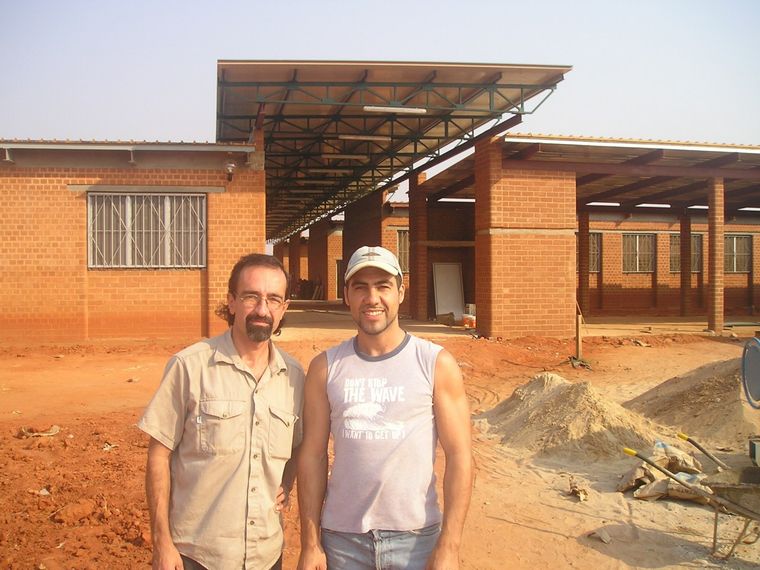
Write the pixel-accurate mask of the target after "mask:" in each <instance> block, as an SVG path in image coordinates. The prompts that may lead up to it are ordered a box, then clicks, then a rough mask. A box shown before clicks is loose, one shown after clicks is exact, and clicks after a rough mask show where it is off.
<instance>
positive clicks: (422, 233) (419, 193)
mask: <svg viewBox="0 0 760 570" xmlns="http://www.w3.org/2000/svg"><path fill="white" fill-rule="evenodd" d="M424 181H425V175H424V174H420V175H419V176H418V177H415V176H412V177H411V178H410V179H409V291H408V292H407V295H409V299H410V305H409V309H410V311H411V313H412V318H414V319H417V320H418V321H426V320H427V319H428V317H429V315H428V303H429V282H430V279H429V277H430V271H429V270H428V249H427V245H426V243H425V242H426V241H427V239H428V209H427V196H426V195H425V193H424V191H423V190H422V188H421V187H420V185H421V184H422V183H423V182H424Z"/></svg>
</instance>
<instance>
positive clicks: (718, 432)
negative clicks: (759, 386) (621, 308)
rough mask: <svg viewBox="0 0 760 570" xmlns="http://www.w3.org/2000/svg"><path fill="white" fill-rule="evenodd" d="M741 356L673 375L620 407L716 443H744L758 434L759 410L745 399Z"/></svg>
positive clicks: (759, 429)
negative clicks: (673, 376) (682, 374)
mask: <svg viewBox="0 0 760 570" xmlns="http://www.w3.org/2000/svg"><path fill="white" fill-rule="evenodd" d="M741 382H742V380H741V359H738V358H736V359H732V360H724V361H721V362H713V363H710V364H706V365H704V366H702V367H700V368H697V369H696V370H694V371H693V372H691V373H689V374H687V375H685V376H676V377H675V378H671V379H670V380H666V381H665V382H663V383H662V384H660V385H658V386H656V387H655V388H652V389H651V390H649V391H648V392H644V393H643V394H642V395H640V396H638V397H636V398H634V399H632V400H629V401H628V402H626V403H624V404H623V406H624V407H625V408H627V409H629V410H632V411H635V412H638V413H640V414H642V415H645V416H647V417H648V418H650V419H652V420H654V421H656V422H658V423H661V424H666V425H670V426H674V427H676V428H677V429H678V430H680V431H683V432H685V433H687V434H689V435H691V436H694V437H697V438H701V439H706V440H710V441H713V442H715V443H722V444H730V445H735V444H739V445H744V444H745V443H746V441H747V437H748V436H749V435H753V434H756V433H760V411H758V410H754V409H753V408H752V407H751V406H750V405H749V404H748V403H747V401H746V400H745V398H744V392H743V389H742V385H741Z"/></svg>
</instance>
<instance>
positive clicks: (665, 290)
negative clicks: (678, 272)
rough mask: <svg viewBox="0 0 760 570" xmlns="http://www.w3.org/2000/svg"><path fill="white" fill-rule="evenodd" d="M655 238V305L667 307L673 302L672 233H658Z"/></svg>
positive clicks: (653, 285) (653, 277)
mask: <svg viewBox="0 0 760 570" xmlns="http://www.w3.org/2000/svg"><path fill="white" fill-rule="evenodd" d="M654 239H655V256H656V257H655V265H654V274H653V276H652V288H653V291H654V306H655V307H657V308H658V309H667V308H668V307H670V306H671V304H672V298H671V295H670V293H671V291H670V283H669V281H670V234H666V233H659V232H658V233H656V234H655V236H654Z"/></svg>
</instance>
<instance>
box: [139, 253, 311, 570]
mask: <svg viewBox="0 0 760 570" xmlns="http://www.w3.org/2000/svg"><path fill="white" fill-rule="evenodd" d="M289 289H290V287H289V280H288V275H287V273H286V272H285V270H284V268H283V266H282V264H281V263H280V261H279V260H278V259H277V258H275V257H272V256H270V255H264V254H250V255H246V256H245V257H242V258H241V259H240V260H239V261H238V262H237V264H236V265H235V267H234V268H233V269H232V273H231V274H230V279H229V283H228V292H227V304H226V305H223V306H221V307H220V308H219V309H218V310H217V315H219V316H220V317H222V318H224V319H226V320H227V323H228V324H229V327H230V328H229V329H228V330H227V331H226V332H225V333H223V334H221V335H219V336H216V337H214V338H210V339H208V340H203V341H201V342H198V343H196V344H194V345H192V346H190V347H189V348H186V349H184V350H182V351H180V352H179V353H177V354H176V355H174V356H173V357H172V358H171V359H170V360H169V363H168V364H167V366H166V369H165V371H164V377H163V380H162V381H161V385H160V386H159V388H158V390H157V391H156V393H155V395H154V396H153V399H152V400H151V402H150V403H149V404H148V407H147V408H146V410H145V413H144V414H143V416H142V418H141V419H140V421H139V422H138V424H137V425H138V427H139V428H140V429H141V430H143V431H145V432H146V433H147V434H148V435H150V436H151V437H150V443H149V445H148V463H147V469H146V491H147V497H148V507H149V510H150V517H151V533H152V541H153V568H154V570H159V569H160V570H181V569H184V570H204V569H216V568H234V569H235V570H238V569H243V568H245V569H255V570H259V569H261V570H265V569H270V568H272V569H279V568H281V567H282V548H283V532H282V523H281V517H280V511H281V510H282V508H283V507H284V506H285V505H286V504H287V502H288V497H289V494H290V490H291V487H292V486H293V481H294V479H295V469H296V465H295V462H296V451H297V447H298V445H299V443H300V441H301V437H302V427H301V420H300V416H301V411H302V407H303V388H304V372H303V369H302V368H301V366H300V365H299V364H298V363H297V362H296V361H295V360H294V359H293V358H292V357H290V356H289V355H288V354H286V353H284V352H282V351H280V350H279V349H277V348H276V347H275V345H274V344H273V343H272V341H271V339H270V337H271V336H272V334H273V331H274V334H276V333H278V332H279V329H280V325H281V323H282V318H283V315H284V313H285V311H286V310H287V307H288V303H289V301H288V299H289V292H290V291H289Z"/></svg>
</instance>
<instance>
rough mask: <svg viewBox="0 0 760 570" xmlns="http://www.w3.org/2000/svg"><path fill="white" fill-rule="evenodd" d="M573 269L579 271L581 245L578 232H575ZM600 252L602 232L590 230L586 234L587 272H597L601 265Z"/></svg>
mask: <svg viewBox="0 0 760 570" xmlns="http://www.w3.org/2000/svg"><path fill="white" fill-rule="evenodd" d="M575 238H576V239H575V271H576V272H578V271H580V267H581V247H580V234H578V232H576V233H575ZM601 253H602V234H600V233H599V232H591V233H589V234H588V272H589V273H599V267H600V266H601Z"/></svg>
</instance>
